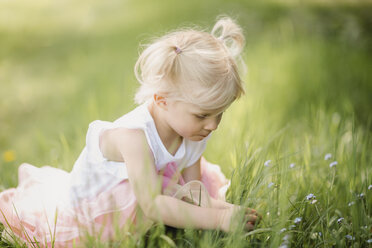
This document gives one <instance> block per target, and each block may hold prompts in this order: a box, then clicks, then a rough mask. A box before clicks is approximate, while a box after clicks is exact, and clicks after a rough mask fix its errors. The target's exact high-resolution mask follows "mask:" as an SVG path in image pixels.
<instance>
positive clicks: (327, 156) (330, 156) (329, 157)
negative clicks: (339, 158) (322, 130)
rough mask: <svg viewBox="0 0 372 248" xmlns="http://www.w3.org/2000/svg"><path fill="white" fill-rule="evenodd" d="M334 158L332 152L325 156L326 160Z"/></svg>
mask: <svg viewBox="0 0 372 248" xmlns="http://www.w3.org/2000/svg"><path fill="white" fill-rule="evenodd" d="M331 158H332V154H330V153H327V154H326V155H325V156H324V160H329V159H331Z"/></svg>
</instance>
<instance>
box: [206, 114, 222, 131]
mask: <svg viewBox="0 0 372 248" xmlns="http://www.w3.org/2000/svg"><path fill="white" fill-rule="evenodd" d="M220 121H221V119H220V118H218V117H214V118H211V119H209V120H208V122H207V123H206V125H205V127H204V128H205V129H207V130H210V131H214V130H216V129H217V127H218V124H220Z"/></svg>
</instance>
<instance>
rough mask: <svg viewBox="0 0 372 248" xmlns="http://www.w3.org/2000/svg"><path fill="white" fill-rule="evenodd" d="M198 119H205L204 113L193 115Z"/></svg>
mask: <svg viewBox="0 0 372 248" xmlns="http://www.w3.org/2000/svg"><path fill="white" fill-rule="evenodd" d="M195 116H196V117H197V118H198V119H205V118H206V117H207V116H206V115H195Z"/></svg>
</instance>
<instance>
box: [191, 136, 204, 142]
mask: <svg viewBox="0 0 372 248" xmlns="http://www.w3.org/2000/svg"><path fill="white" fill-rule="evenodd" d="M205 137H206V136H203V135H195V136H192V137H190V138H188V139H189V140H191V141H201V140H203V139H204V138H205Z"/></svg>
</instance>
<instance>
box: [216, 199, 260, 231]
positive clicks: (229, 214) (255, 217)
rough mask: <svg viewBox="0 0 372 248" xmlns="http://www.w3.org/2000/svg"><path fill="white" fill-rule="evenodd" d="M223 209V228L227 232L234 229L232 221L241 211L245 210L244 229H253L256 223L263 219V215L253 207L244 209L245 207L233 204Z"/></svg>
mask: <svg viewBox="0 0 372 248" xmlns="http://www.w3.org/2000/svg"><path fill="white" fill-rule="evenodd" d="M223 211H224V213H223V214H222V216H221V229H222V230H223V231H225V232H231V231H233V230H232V229H233V226H232V225H231V222H232V221H233V220H234V218H235V217H236V214H238V213H239V212H240V211H244V221H245V225H244V229H245V230H246V231H252V230H253V229H254V227H255V225H256V223H258V222H259V220H260V219H261V215H259V214H258V213H257V211H256V210H254V209H251V208H245V209H244V210H243V207H242V206H238V205H233V206H232V207H231V208H226V209H224V210H223Z"/></svg>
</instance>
